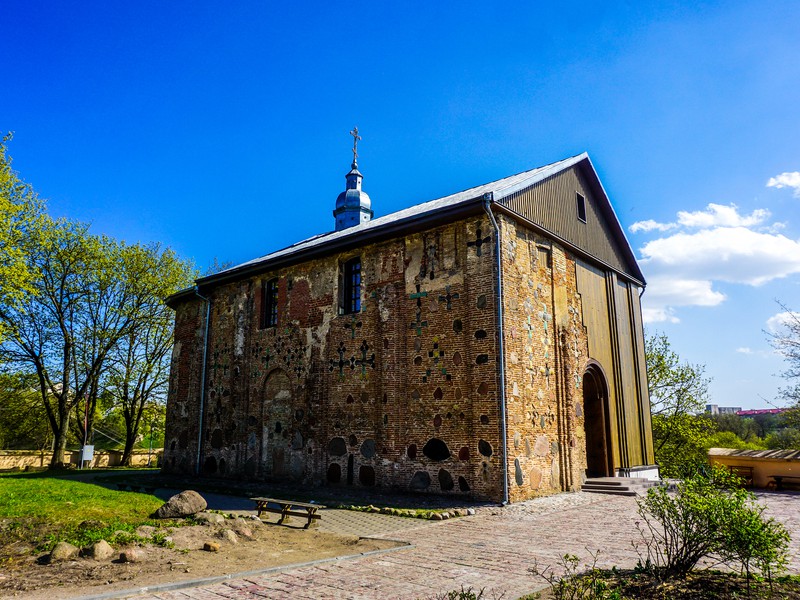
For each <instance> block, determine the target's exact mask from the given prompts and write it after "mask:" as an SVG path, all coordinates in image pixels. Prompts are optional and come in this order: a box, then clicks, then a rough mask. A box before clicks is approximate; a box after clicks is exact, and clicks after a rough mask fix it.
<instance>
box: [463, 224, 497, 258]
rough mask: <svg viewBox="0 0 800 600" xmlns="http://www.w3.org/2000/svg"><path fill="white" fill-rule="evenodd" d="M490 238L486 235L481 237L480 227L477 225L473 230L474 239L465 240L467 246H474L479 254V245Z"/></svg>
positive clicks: (487, 241)
mask: <svg viewBox="0 0 800 600" xmlns="http://www.w3.org/2000/svg"><path fill="white" fill-rule="evenodd" d="M491 239H492V238H490V237H489V236H488V235H487V236H486V237H481V228H480V227H478V230H477V231H476V232H475V240H474V241H472V242H467V246H475V252H476V253H477V254H478V256H480V255H481V246H483V245H484V244H488V243H489V241H490V240H491Z"/></svg>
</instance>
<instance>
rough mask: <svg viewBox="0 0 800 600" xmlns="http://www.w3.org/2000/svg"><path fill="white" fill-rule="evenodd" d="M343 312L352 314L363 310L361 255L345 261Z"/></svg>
mask: <svg viewBox="0 0 800 600" xmlns="http://www.w3.org/2000/svg"><path fill="white" fill-rule="evenodd" d="M342 312H344V314H352V313H357V312H361V257H360V256H357V257H355V258H351V259H350V260H348V261H347V262H346V263H344V294H343V298H342Z"/></svg>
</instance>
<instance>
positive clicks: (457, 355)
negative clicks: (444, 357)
mask: <svg viewBox="0 0 800 600" xmlns="http://www.w3.org/2000/svg"><path fill="white" fill-rule="evenodd" d="M453 364H454V365H455V366H458V365H460V364H461V352H456V353H455V354H453Z"/></svg>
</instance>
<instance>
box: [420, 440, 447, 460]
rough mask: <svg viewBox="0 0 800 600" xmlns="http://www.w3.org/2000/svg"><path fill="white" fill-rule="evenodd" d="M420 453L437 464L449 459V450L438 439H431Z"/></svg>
mask: <svg viewBox="0 0 800 600" xmlns="http://www.w3.org/2000/svg"><path fill="white" fill-rule="evenodd" d="M422 453H423V454H424V455H425V456H427V457H428V458H430V459H431V460H433V461H436V462H439V461H442V460H446V459H448V458H450V449H449V448H448V447H447V444H446V443H445V442H444V441H443V440H440V439H439V438H431V439H429V440H428V441H427V443H426V444H425V446H424V447H423V448H422Z"/></svg>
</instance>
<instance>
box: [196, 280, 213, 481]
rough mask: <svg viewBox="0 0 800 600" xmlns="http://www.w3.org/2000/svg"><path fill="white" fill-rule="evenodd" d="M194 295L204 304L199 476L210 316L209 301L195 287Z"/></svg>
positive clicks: (198, 454) (198, 472)
mask: <svg viewBox="0 0 800 600" xmlns="http://www.w3.org/2000/svg"><path fill="white" fill-rule="evenodd" d="M194 295H195V296H197V297H198V298H200V299H201V300H203V301H204V302H205V303H206V325H205V328H204V329H203V368H202V370H201V373H200V420H199V422H198V428H197V460H196V462H195V469H194V472H195V475H199V474H200V458H201V453H202V448H203V420H204V417H205V403H206V358H207V356H208V321H209V318H210V316H211V300H210V299H208V298H206V297H205V296H201V295H200V291H199V290H198V289H197V286H194Z"/></svg>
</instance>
